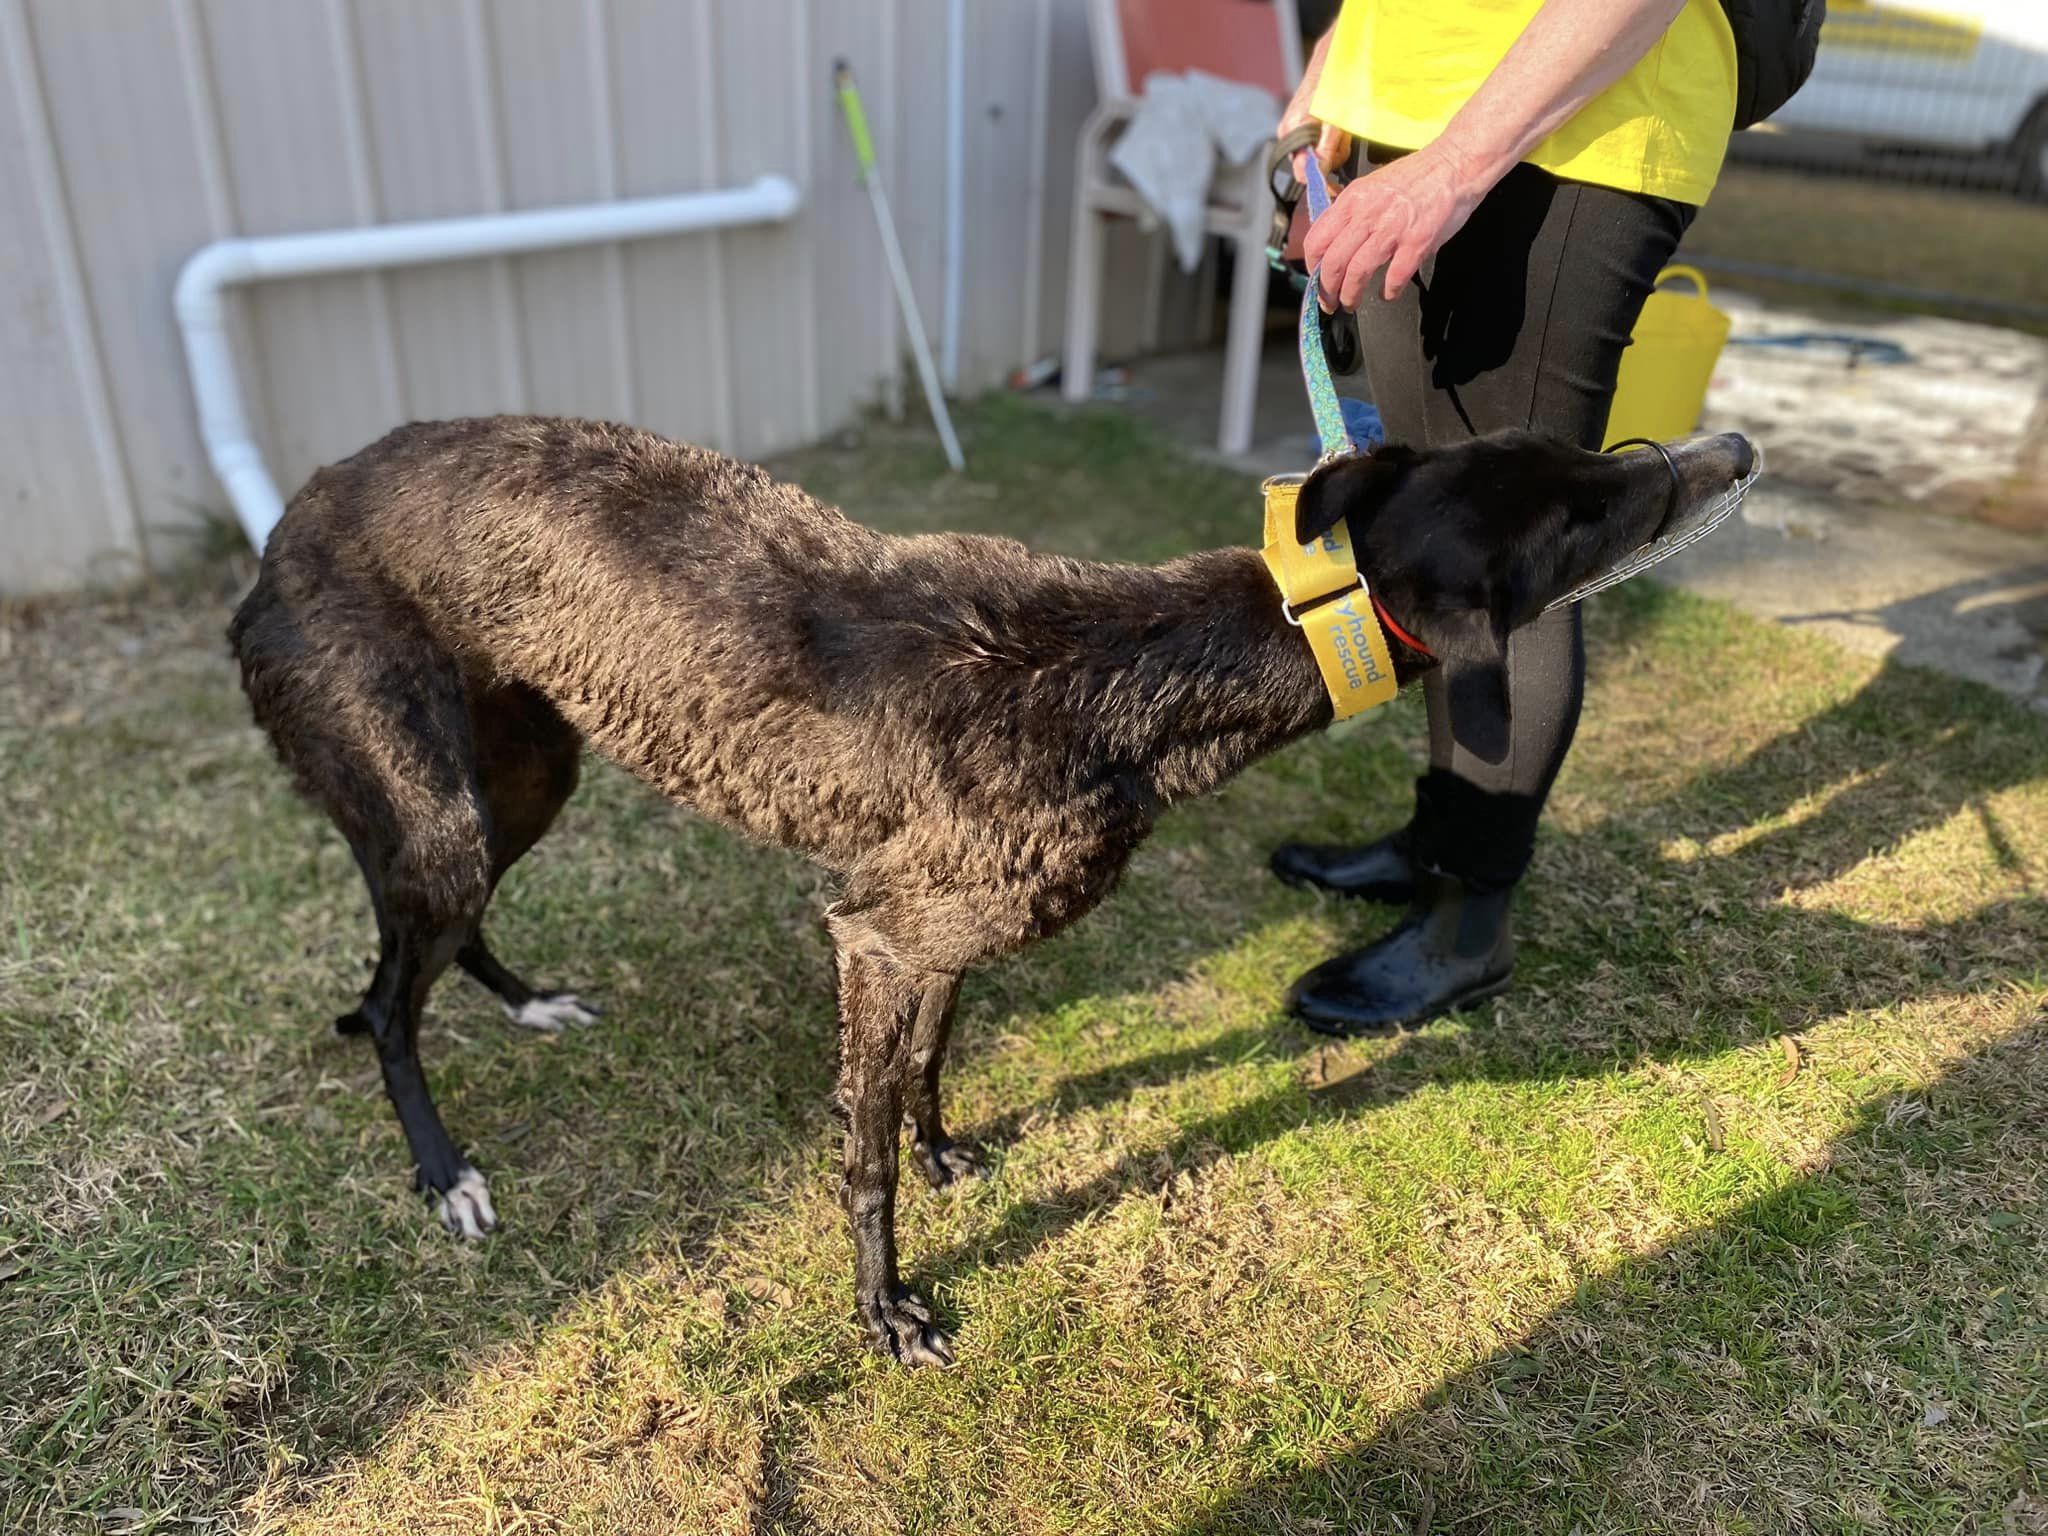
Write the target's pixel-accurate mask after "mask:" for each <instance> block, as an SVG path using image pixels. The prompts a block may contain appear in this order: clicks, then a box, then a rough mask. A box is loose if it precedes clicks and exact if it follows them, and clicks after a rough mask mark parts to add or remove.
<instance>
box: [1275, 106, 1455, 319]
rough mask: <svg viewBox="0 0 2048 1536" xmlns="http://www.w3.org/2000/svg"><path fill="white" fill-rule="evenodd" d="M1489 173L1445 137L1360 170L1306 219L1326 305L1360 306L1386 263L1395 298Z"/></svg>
mask: <svg viewBox="0 0 2048 1536" xmlns="http://www.w3.org/2000/svg"><path fill="white" fill-rule="evenodd" d="M1491 185H1492V181H1491V180H1489V179H1488V178H1487V177H1485V176H1483V175H1481V174H1479V173H1477V172H1476V171H1475V170H1474V169H1473V168H1472V166H1471V163H1470V162H1469V161H1468V160H1466V159H1465V158H1464V157H1462V156H1460V155H1459V154H1458V153H1457V152H1456V151H1454V150H1452V149H1450V148H1449V147H1448V146H1446V145H1444V144H1443V143H1442V142H1441V141H1439V142H1438V143H1436V144H1430V145H1426V146H1424V147H1423V148H1421V149H1418V150H1416V151H1415V152H1414V153H1413V154H1409V155H1403V156H1402V157H1401V158H1400V159H1398V160H1394V161H1390V162H1389V163H1388V164H1386V165H1383V166H1381V167H1380V168H1379V169H1378V170H1376V171H1373V172H1371V173H1370V174H1368V175H1365V176H1360V177H1359V178H1358V179H1357V180H1355V181H1353V182H1352V183H1351V184H1350V185H1349V186H1348V187H1346V188H1345V189H1344V190H1343V191H1342V192H1340V193H1338V194H1337V200H1336V201H1335V202H1333V203H1332V204H1331V205H1330V211H1329V212H1328V213H1326V214H1324V215H1323V216H1322V217H1321V218H1320V219H1317V220H1316V221H1315V223H1314V224H1312V225H1310V226H1309V232H1308V240H1307V242H1306V244H1305V246H1304V254H1305V255H1306V257H1307V260H1308V266H1309V270H1310V271H1312V272H1315V271H1317V270H1318V269H1320V272H1319V275H1318V278H1317V286H1318V288H1319V289H1320V290H1321V299H1322V305H1323V309H1324V311H1325V312H1326V313H1329V312H1334V311H1335V310H1336V309H1337V307H1338V306H1339V305H1341V306H1342V307H1343V308H1345V309H1356V308H1357V307H1358V301H1359V300H1360V299H1362V298H1364V297H1365V285H1366V284H1367V283H1369V282H1371V281H1372V276H1373V274H1374V273H1375V272H1377V271H1379V269H1380V268H1381V267H1385V268H1386V269H1387V277H1386V282H1385V283H1384V285H1383V287H1382V291H1383V292H1384V293H1385V295H1386V296H1387V298H1389V299H1395V298H1398V297H1399V296H1400V293H1401V290H1402V289H1403V288H1406V287H1407V286H1408V284H1409V282H1410V281H1411V280H1412V279H1413V278H1414V276H1415V274H1416V273H1417V272H1418V271H1420V270H1421V269H1422V264H1423V263H1424V262H1426V261H1428V260H1429V258H1430V257H1431V256H1433V255H1435V254H1436V253H1437V251H1438V250H1439V249H1441V248H1442V246H1443V244H1444V242H1445V241H1447V240H1449V239H1450V238H1451V236H1453V235H1455V234H1456V233H1457V232H1458V231H1459V230H1461V229H1463V228H1464V227H1465V221H1466V220H1467V219H1469V218H1471V217H1472V210H1473V209H1474V208H1476V207H1478V206H1479V200H1480V199H1481V198H1482V197H1484V196H1485V195H1486V193H1487V189H1488V188H1489V187H1490V186H1491Z"/></svg>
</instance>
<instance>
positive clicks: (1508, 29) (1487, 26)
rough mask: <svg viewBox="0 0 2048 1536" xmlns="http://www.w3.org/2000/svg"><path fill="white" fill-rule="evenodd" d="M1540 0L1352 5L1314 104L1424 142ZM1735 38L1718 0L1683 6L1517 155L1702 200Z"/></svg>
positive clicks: (1728, 122)
mask: <svg viewBox="0 0 2048 1536" xmlns="http://www.w3.org/2000/svg"><path fill="white" fill-rule="evenodd" d="M1542 7H1543V0H1344V9H1343V11H1342V12H1341V13H1340V14H1339V15H1338V17H1337V33H1336V36H1335V37H1333V38H1331V40H1330V51H1329V54H1328V55H1327V56H1326V58H1325V59H1324V61H1323V77H1322V80H1321V82H1320V83H1319V84H1318V85H1317V86H1316V94H1315V100H1314V102H1313V104H1312V105H1311V107H1310V110H1311V111H1312V112H1314V114H1315V115H1316V117H1317V118H1318V119H1320V120H1321V121H1323V122H1326V123H1335V124H1336V125H1337V126H1338V127H1339V128H1343V129H1346V130H1348V131H1349V132H1350V133H1351V134H1352V135H1353V136H1354V137H1356V138H1361V139H1370V140H1372V141H1373V142H1374V143H1376V144H1385V145H1387V146H1389V147H1390V148H1393V149H1419V148H1421V147H1422V146H1423V145H1424V144H1427V143H1428V142H1429V141H1430V140H1431V139H1434V138H1435V137H1436V136H1437V135H1438V134H1439V133H1441V132H1442V131H1443V128H1444V125H1445V124H1446V123H1448V122H1450V120H1451V118H1452V117H1453V116H1454V115H1455V114H1456V113H1457V111H1458V109H1459V108H1460V107H1462V106H1464V104H1465V103H1466V102H1467V101H1468V100H1470V99H1471V96H1472V93H1473V92H1474V91H1476V90H1478V89H1479V86H1480V84H1481V82H1483V81H1484V80H1485V79H1486V77H1487V76H1488V75H1489V74H1491V73H1492V72H1493V69H1494V66H1495V65H1497V64H1499V63H1500V61H1501V58H1502V57H1503V56H1504V55H1505V54H1506V53H1507V51H1508V47H1509V45H1510V44H1512V43H1513V42H1514V40H1515V39H1516V38H1517V37H1520V36H1521V35H1522V30H1523V29H1524V28H1525V27H1527V26H1528V25H1529V22H1530V21H1531V20H1532V19H1533V18H1534V17H1535V15H1536V13H1537V11H1539V10H1541V9H1542ZM1735 70H1736V64H1735V34H1734V32H1733V31H1732V30H1730V28H1729V25H1728V17H1727V13H1726V12H1724V11H1723V10H1722V9H1721V0H1686V7H1685V9H1684V10H1683V11H1681V12H1680V13H1679V16H1678V19H1677V20H1676V21H1675V22H1673V23H1672V24H1671V28H1670V30H1669V31H1667V32H1666V33H1665V34H1664V36H1663V37H1661V38H1659V39H1658V40H1657V42H1656V44H1655V45H1654V46H1653V47H1652V48H1651V49H1650V51H1649V52H1648V53H1647V54H1645V55H1644V56H1643V57H1642V59H1641V60H1640V61H1638V63H1637V64H1636V66H1635V68H1633V69H1631V70H1630V71H1629V72H1628V73H1627V74H1625V75H1623V76H1622V77H1621V78H1620V79H1619V80H1617V81H1615V82H1614V84H1613V85H1611V86H1609V87H1608V88H1607V89H1606V90H1605V91H1603V92H1601V93H1600V95H1598V96H1596V97H1594V98H1593V100H1592V101H1590V102H1588V103H1587V104H1586V106H1585V108H1584V110H1582V111H1581V112H1580V113H1579V115H1578V116H1577V117H1575V118H1573V119H1572V120H1571V121H1570V122H1568V123H1566V124H1565V125H1564V126H1563V127H1562V128H1560V129H1558V130H1557V132H1555V133H1553V134H1552V135H1551V136H1550V137H1549V138H1547V139H1545V140H1544V141H1543V142H1542V143H1540V144H1538V145H1537V146H1536V147H1535V149H1533V150H1531V151H1530V152H1529V153H1528V154H1527V155H1525V156H1524V157H1523V158H1524V159H1525V160H1527V161H1528V162H1529V163H1530V164H1531V165H1536V166H1541V167H1542V168H1543V169H1544V170H1546V171H1549V172H1551V173H1552V174H1553V175H1556V176H1562V177H1564V178H1566V179H1567V180H1570V181H1584V182H1591V183H1593V184H1594V185H1595V186H1602V187H1620V188H1622V189H1623V190H1625V191H1630V192H1647V193H1650V194H1652V195H1653V196H1657V197H1668V198H1672V199H1674V200H1676V201H1678V202H1682V203H1704V202H1705V201H1706V200H1707V194H1708V193H1709V192H1711V191H1713V189H1714V182H1715V180H1716V178H1717V177H1719V175H1720V174H1721V159H1722V156H1723V155H1725V154H1726V153H1727V151H1728V134H1729V130H1730V128H1731V126H1732V125H1733V123H1734V120H1735Z"/></svg>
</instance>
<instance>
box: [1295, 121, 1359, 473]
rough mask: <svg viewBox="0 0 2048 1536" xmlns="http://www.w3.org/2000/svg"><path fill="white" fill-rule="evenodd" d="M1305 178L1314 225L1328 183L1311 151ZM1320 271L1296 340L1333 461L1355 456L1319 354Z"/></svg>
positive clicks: (1313, 410)
mask: <svg viewBox="0 0 2048 1536" xmlns="http://www.w3.org/2000/svg"><path fill="white" fill-rule="evenodd" d="M1306 159H1307V171H1308V175H1307V177H1306V179H1305V180H1304V181H1303V184H1302V185H1303V190H1304V191H1306V193H1307V194H1308V221H1309V223H1310V224H1314V223H1315V221H1316V220H1317V219H1320V218H1321V217H1322V216H1323V215H1324V214H1326V213H1328V212H1329V211H1330V184H1329V183H1328V182H1327V181H1325V180H1324V179H1323V166H1322V162H1321V161H1320V160H1318V159H1317V158H1316V154H1315V150H1314V149H1313V148H1311V149H1310V150H1309V152H1308V155H1307V157H1306ZM1321 294H1322V285H1321V282H1320V269H1319V268H1317V269H1311V270H1310V272H1309V274H1308V287H1307V289H1305V290H1304V291H1303V293H1302V296H1301V323H1300V325H1299V327H1298V328H1297V333H1296V339H1297V340H1298V342H1299V343H1300V346H1301V377H1302V381H1303V383H1305V384H1306V385H1307V386H1308V408H1309V413H1310V414H1311V415H1313V416H1314V417H1315V422H1316V438H1317V440H1318V441H1320V442H1321V444H1322V446H1323V457H1324V458H1325V459H1333V458H1336V457H1338V456H1340V455H1342V454H1347V453H1356V452H1357V451H1358V445H1357V444H1356V443H1355V442H1353V441H1352V440H1351V429H1350V427H1349V426H1347V425H1346V424H1345V421H1344V407H1343V405H1342V404H1341V403H1339V401H1338V399H1337V381H1336V380H1335V379H1334V378H1332V377H1331V376H1330V359H1329V358H1328V357H1327V356H1326V355H1325V354H1324V352H1323V305H1322V299H1321Z"/></svg>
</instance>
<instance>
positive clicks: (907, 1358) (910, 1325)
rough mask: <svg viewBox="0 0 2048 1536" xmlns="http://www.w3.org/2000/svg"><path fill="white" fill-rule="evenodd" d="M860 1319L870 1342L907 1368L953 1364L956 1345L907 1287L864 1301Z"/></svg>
mask: <svg viewBox="0 0 2048 1536" xmlns="http://www.w3.org/2000/svg"><path fill="white" fill-rule="evenodd" d="M860 1317H861V1321H862V1322H864V1323H866V1324H867V1325H868V1341H869V1342H870V1343H871V1344H873V1345H874V1347H875V1348H876V1349H877V1350H879V1351H880V1352H881V1353H883V1354H885V1355H889V1356H892V1357H893V1358H895V1359H897V1360H900V1361H902V1362H903V1364H905V1365H909V1366H919V1365H937V1366H947V1365H951V1364H952V1363H953V1343H952V1341H951V1340H950V1339H948V1338H947V1337H946V1335H945V1334H944V1333H942V1332H941V1331H940V1330H939V1328H938V1326H937V1325H936V1324H935V1323H933V1322H932V1309H931V1307H930V1305H929V1304H928V1303H926V1302H925V1301H924V1299H923V1298H922V1297H920V1296H918V1295H917V1294H916V1293H915V1292H913V1291H911V1290H909V1289H908V1288H907V1287H905V1286H901V1285H899V1286H897V1287H896V1288H895V1290H894V1291H892V1292H891V1293H889V1294H888V1295H886V1296H884V1295H875V1296H866V1297H863V1298H862V1299H861V1304H860Z"/></svg>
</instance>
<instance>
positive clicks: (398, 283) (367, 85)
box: [352, 0, 525, 419]
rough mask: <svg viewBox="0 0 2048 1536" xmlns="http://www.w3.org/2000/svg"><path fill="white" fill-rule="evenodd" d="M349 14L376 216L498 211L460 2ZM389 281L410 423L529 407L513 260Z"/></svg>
mask: <svg viewBox="0 0 2048 1536" xmlns="http://www.w3.org/2000/svg"><path fill="white" fill-rule="evenodd" d="M352 10H353V20H354V31H355V39H356V49H357V56H358V58H359V60H360V62H361V73H362V89H363V98H364V120H365V124H366V131H367V135H368V138H369V145H370V163H371V174H372V177H373V178H374V181H375V185H376V189H377V194H378V200H379V203H380V205H381V217H382V218H383V219H385V220H388V221H402V220H408V219H432V218H453V217H457V216H460V215H464V214H478V213H495V212H498V211H499V210H500V209H501V208H502V207H503V206H504V191H503V177H502V174H501V172H500V171H499V168H498V163H497V151H496V148H495V134H496V128H495V125H494V117H495V114H494V111H493V109H492V107H491V105H490V103H491V100H492V96H491V86H490V83H489V80H488V77H487V74H486V59H485V55H484V52H483V47H482V43H483V39H482V38H481V35H480V32H479V28H480V25H481V24H480V21H479V19H478V17H477V16H475V15H472V14H471V13H470V12H469V11H468V9H467V8H466V7H465V6H463V5H461V4H459V3H456V0H432V3H422V0H355V4H354V6H353V7H352ZM386 283H387V288H388V292H389V295H390V313H391V322H392V331H393V343H394V345H395V347H396V350H397V358H398V373H399V394H400V396H401V399H402V401H403V405H404V411H403V414H404V415H405V416H406V417H408V418H412V419H432V418H435V417H444V416H475V415H487V414H491V413H494V412H498V411H516V410H519V409H521V408H522V407H523V406H524V403H525V390H524V385H523V382H522V376H521V370H520V353H519V333H518V313H517V308H516V304H515V301H514V297H513V290H512V275H511V263H510V262H508V261H502V260H501V261H490V262H460V263H456V264H454V265H450V266H437V267H417V268H414V269H412V270H410V271H403V272H394V273H392V274H390V275H389V277H388V278H387V279H386Z"/></svg>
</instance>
